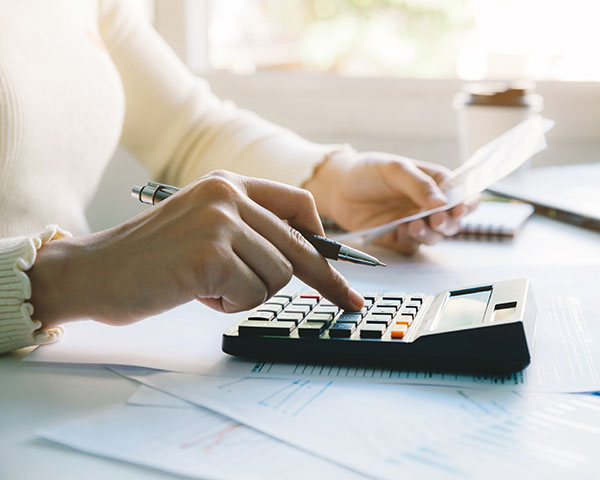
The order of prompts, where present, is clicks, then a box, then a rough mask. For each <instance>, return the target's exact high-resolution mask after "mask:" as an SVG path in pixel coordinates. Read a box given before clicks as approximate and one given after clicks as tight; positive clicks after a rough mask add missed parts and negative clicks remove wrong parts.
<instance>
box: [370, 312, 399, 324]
mask: <svg viewBox="0 0 600 480" xmlns="http://www.w3.org/2000/svg"><path fill="white" fill-rule="evenodd" d="M392 318H394V316H393V315H392V314H391V313H383V314H381V313H379V314H374V313H370V314H369V315H367V317H366V318H365V322H366V323H367V324H375V323H380V324H382V325H386V326H387V325H389V324H390V323H392Z"/></svg>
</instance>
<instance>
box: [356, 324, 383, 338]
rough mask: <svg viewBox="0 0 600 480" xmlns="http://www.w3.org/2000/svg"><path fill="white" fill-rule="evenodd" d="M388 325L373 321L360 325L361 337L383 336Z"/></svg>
mask: <svg viewBox="0 0 600 480" xmlns="http://www.w3.org/2000/svg"><path fill="white" fill-rule="evenodd" d="M385 329H386V325H382V324H381V323H371V324H367V325H363V326H362V327H360V338H381V336H382V335H383V332H385Z"/></svg>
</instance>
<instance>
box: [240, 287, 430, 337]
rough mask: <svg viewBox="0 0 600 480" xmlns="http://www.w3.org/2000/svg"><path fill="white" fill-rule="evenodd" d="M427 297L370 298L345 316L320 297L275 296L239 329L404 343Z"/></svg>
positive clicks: (243, 333) (256, 333) (249, 333)
mask: <svg viewBox="0 0 600 480" xmlns="http://www.w3.org/2000/svg"><path fill="white" fill-rule="evenodd" d="M422 306H423V297H420V296H415V295H413V296H411V297H406V296H403V295H388V294H386V295H377V296H366V297H365V306H364V307H363V308H362V310H361V311H360V312H345V311H343V310H341V309H340V308H339V307H337V306H336V305H334V304H333V303H331V302H330V301H329V300H325V299H323V298H321V297H320V296H318V295H313V294H310V295H308V294H307V295H275V296H274V297H272V298H271V299H269V300H268V301H267V302H266V303H264V304H263V305H261V306H259V307H257V308H256V309H255V310H253V311H252V312H250V313H249V314H248V316H247V318H246V320H244V321H243V322H241V323H240V324H239V326H238V334H239V335H241V336H293V337H300V338H318V337H324V338H327V337H329V338H335V339H337V338H346V339H348V338H351V337H352V338H355V339H392V340H402V339H404V338H405V337H406V335H407V333H408V330H409V328H410V327H411V325H412V324H413V323H414V321H415V318H416V317H417V315H418V314H419V311H420V310H421V307H422Z"/></svg>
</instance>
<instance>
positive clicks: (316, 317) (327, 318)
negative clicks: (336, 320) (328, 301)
mask: <svg viewBox="0 0 600 480" xmlns="http://www.w3.org/2000/svg"><path fill="white" fill-rule="evenodd" d="M334 316H335V315H334V314H333V313H314V312H313V313H311V314H310V315H308V316H307V317H306V321H307V322H331V321H332V320H333V317H334Z"/></svg>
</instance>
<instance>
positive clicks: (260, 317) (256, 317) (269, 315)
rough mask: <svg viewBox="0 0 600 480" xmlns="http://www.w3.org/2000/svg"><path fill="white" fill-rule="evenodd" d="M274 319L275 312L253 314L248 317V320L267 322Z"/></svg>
mask: <svg viewBox="0 0 600 480" xmlns="http://www.w3.org/2000/svg"><path fill="white" fill-rule="evenodd" d="M274 318H275V313H274V312H263V311H259V312H252V313H251V314H250V315H248V320H263V321H267V320H273V319H274Z"/></svg>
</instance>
